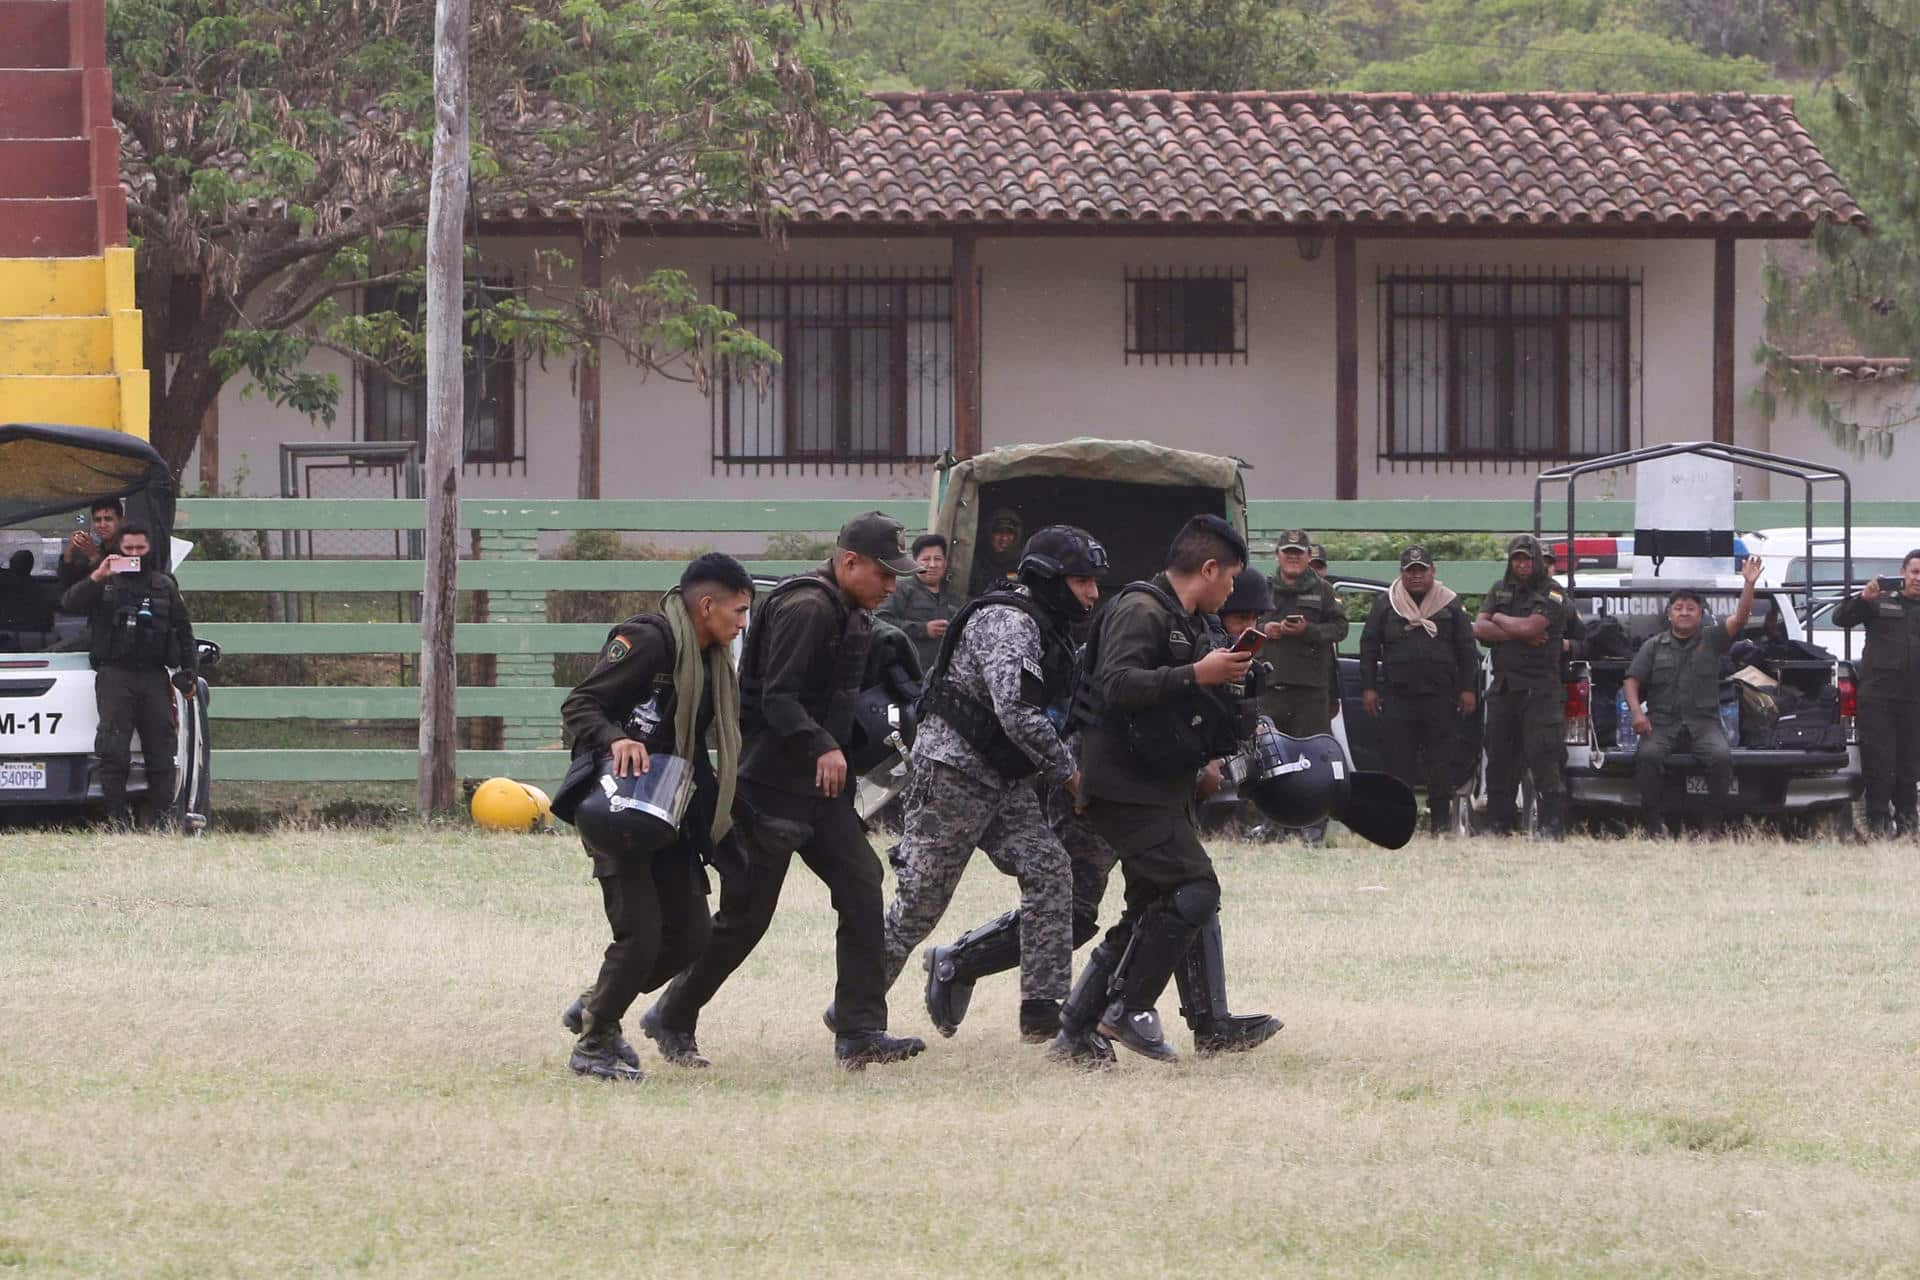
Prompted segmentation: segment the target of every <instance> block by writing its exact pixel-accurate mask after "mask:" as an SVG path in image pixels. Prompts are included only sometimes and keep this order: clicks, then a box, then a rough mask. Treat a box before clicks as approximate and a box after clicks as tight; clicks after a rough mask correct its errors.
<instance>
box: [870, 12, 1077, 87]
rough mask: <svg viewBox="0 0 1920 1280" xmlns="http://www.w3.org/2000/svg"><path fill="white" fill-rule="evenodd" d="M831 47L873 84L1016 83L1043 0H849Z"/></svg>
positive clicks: (1025, 83)
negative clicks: (842, 25) (842, 24)
mask: <svg viewBox="0 0 1920 1280" xmlns="http://www.w3.org/2000/svg"><path fill="white" fill-rule="evenodd" d="M846 8H847V24H846V26H845V28H844V29H843V30H842V31H841V32H840V33H838V35H836V37H835V39H834V41H833V47H834V49H835V50H836V51H839V52H843V53H845V54H846V55H847V56H848V57H849V58H852V59H857V60H858V62H859V65H860V70H861V72H862V78H863V79H864V80H865V81H866V82H867V83H868V84H869V85H870V86H871V87H873V88H875V89H1019V88H1027V87H1030V86H1031V85H1032V83H1033V81H1034V63H1033V54H1032V53H1031V52H1030V51H1029V50H1028V48H1027V32H1028V29H1029V28H1030V27H1032V26H1033V25H1034V24H1035V23H1036V22H1038V21H1039V20H1040V19H1041V17H1042V16H1043V15H1044V13H1045V9H1046V6H1045V3H1044V0H849V2H848V4H847V6H846Z"/></svg>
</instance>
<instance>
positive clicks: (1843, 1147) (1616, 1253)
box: [0, 829, 1920, 1277]
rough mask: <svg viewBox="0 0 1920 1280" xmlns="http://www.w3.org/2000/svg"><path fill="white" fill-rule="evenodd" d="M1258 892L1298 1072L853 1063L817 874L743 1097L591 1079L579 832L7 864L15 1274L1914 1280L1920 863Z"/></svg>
mask: <svg viewBox="0 0 1920 1280" xmlns="http://www.w3.org/2000/svg"><path fill="white" fill-rule="evenodd" d="M1220 861H1221V864H1222V876H1223V880H1224V882H1225V884H1226V887H1227V906H1226V914H1227V920H1226V931H1227V942H1228V956H1229V965H1230V968H1231V971H1232V986H1233V991H1234V994H1235V996H1236V998H1237V1000H1236V1002H1237V1003H1238V1004H1240V1005H1241V1006H1243V1007H1247V1008H1263V1009H1271V1010H1274V1011H1276V1012H1279V1013H1280V1014H1281V1015H1282V1016H1284V1017H1285V1018H1286V1020H1287V1022H1288V1028H1287V1030H1286V1031H1285V1032H1284V1033H1283V1034H1282V1035H1281V1036H1280V1038H1279V1039H1277V1040H1276V1041H1274V1042H1273V1043H1272V1044H1270V1045H1269V1046H1267V1048H1265V1049H1264V1050H1262V1051H1261V1052H1259V1053H1256V1054H1252V1055H1247V1056H1241V1057H1235V1058H1231V1059H1225V1060H1217V1061H1209V1062H1183V1063H1181V1064H1179V1065H1176V1066H1173V1067H1164V1066H1159V1065H1156V1064H1151V1063H1147V1062H1144V1061H1142V1060H1140V1059H1125V1060H1123V1062H1122V1064H1121V1067H1120V1069H1119V1070H1117V1071H1114V1072H1111V1073H1108V1074H1106V1075H1103V1076H1085V1075H1079V1074H1074V1073H1069V1072H1067V1071H1065V1070H1063V1069H1060V1068H1057V1067H1054V1066H1052V1065H1050V1064H1049V1063H1047V1062H1045V1061H1044V1060H1043V1059H1042V1058H1041V1056H1040V1054H1039V1051H1038V1050H1037V1049H1033V1048H1030V1047H1025V1046H1021V1045H1020V1044H1018V1042H1017V1041H1016V1039H1015V1037H1014V1034H1013V1023H1014V1013H1015V1006H1016V996H1015V990H1014V985H1013V983H1012V982H1011V981H1010V980H1006V979H1002V980H999V981H997V982H996V983H994V984H991V985H983V986H982V987H981V989H980V993H979V995H978V997H977V998H976V1001H975V1010H974V1014H973V1016H972V1017H971V1018H970V1019H969V1021H968V1023H967V1025H966V1026H965V1027H964V1028H963V1029H962V1031H961V1033H960V1035H959V1036H958V1037H957V1038H956V1039H954V1040H951V1041H941V1040H939V1039H938V1038H937V1037H933V1036H931V1033H930V1032H928V1031H927V1028H926V1022H925V1017H924V1013H923V1012H922V1010H921V1009H920V1007H919V996H918V987H917V984H916V983H914V982H913V977H914V975H917V973H918V968H917V966H916V967H915V968H913V969H910V970H909V977H908V978H907V979H903V982H902V986H901V987H900V988H899V989H898V990H897V991H896V993H895V1027H896V1029H903V1030H912V1031H917V1032H920V1033H922V1034H928V1035H929V1038H930V1039H932V1040H933V1044H932V1047H931V1048H930V1050H929V1052H928V1053H927V1054H926V1055H925V1056H924V1057H922V1058H920V1059H919V1060H917V1061H915V1062H913V1063H910V1064H907V1065H905V1066H900V1067H894V1068H885V1069H881V1068H875V1069H872V1070H869V1071H867V1072H865V1073H864V1074H859V1075H850V1074H847V1073H844V1072H842V1071H839V1070H838V1069H836V1068H835V1067H834V1066H833V1064H832V1061H831V1056H830V1045H829V1041H828V1038H827V1036H826V1034H825V1033H824V1032H823V1031H822V1030H821V1028H820V1024H819V1010H820V1008H821V1006H822V1005H823V1004H824V1003H825V1001H826V999H827V997H828V995H829V983H830V976H829V975H830V967H831V965H830V955H831V949H830V935H831V916H830V912H829V910H828V907H827V903H826V895H825V893H824V891H823V890H822V889H821V888H820V887H819V885H818V884H817V883H816V882H814V881H813V880H812V879H811V878H810V877H808V876H807V875H806V874H805V872H804V870H802V869H799V868H797V867H796V870H795V873H794V875H793V877H792V878H791V879H790V880H789V881H788V889H787V895H786V901H785V904H784V908H783V911H782V914H781V916H780V918H779V919H778V921H777V922H776V924H775V927H774V931H773V933H772V934H771V935H770V936H769V937H768V939H767V941H766V943H765V944H764V945H763V946H762V948H761V950H760V951H759V953H758V954H757V955H756V956H755V957H754V958H753V959H752V960H750V961H749V962H748V965H747V967H746V968H745V969H744V970H743V971H742V972H741V974H740V975H739V976H738V978H737V979H736V980H735V982H734V983H733V984H732V985H731V986H730V987H729V988H727V989H726V990H725V991H723V992H722V994H721V997H720V999H719V1001H718V1002H717V1003H716V1005H715V1006H714V1007H713V1008H712V1009H711V1010H710V1011H709V1014H708V1017H707V1020H706V1023H705V1025H704V1026H703V1028H702V1035H701V1041H702V1045H703V1047H704V1048H705V1049H706V1050H707V1051H708V1052H709V1053H710V1054H711V1055H712V1056H713V1057H714V1058H715V1059H716V1061H717V1063H718V1065H717V1066H716V1067H715V1069H714V1070H712V1071H709V1072H705V1073H688V1072H679V1071H675V1070H672V1069H670V1068H667V1067H665V1066H664V1065H663V1064H659V1063H658V1062H657V1059H654V1058H653V1057H652V1056H651V1054H650V1052H649V1056H648V1060H647V1063H646V1065H647V1066H648V1067H649V1071H650V1074H649V1078H648V1080H647V1081H646V1083H644V1084H642V1085H639V1086H637V1087H631V1088H624V1089H623V1088H618V1087H610V1086H605V1085H598V1084H590V1083H587V1082H583V1081H580V1080H576V1079H574V1078H572V1077H571V1076H569V1075H568V1074H567V1073H566V1071H565V1069H564V1065H563V1064H564V1061H565V1056H566V1050H567V1047H568V1043H569V1042H568V1039H567V1037H566V1035H565V1034H564V1033H563V1032H562V1031H561V1030H560V1028H559V1026H558V1025H557V1015H558V1013H559V1010H560V1008H561V1006H562V1005H563V1004H565V1002H566V1000H567V999H568V998H569V997H570V995H571V994H572V992H573V991H575V990H577V989H578V987H579V985H580V984H581V982H582V981H583V979H585V978H586V977H587V976H588V975H589V974H590V972H591V966H592V964H593V962H594V960H595V957H596V955H597V949H598V947H599V945H600V944H601V941H602V930H603V928H604V926H603V924H602V922H601V921H600V919H599V917H598V896H597V894H596V893H595V891H594V889H593V887H592V886H591V884H590V883H589V882H588V880H587V878H586V874H585V862H584V859H583V858H582V857H581V856H580V854H579V852H578V849H577V847H576V846H574V845H572V844H571V843H570V842H569V841H567V840H565V839H560V838H552V839H548V838H524V837H523V838H513V837H491V838H489V837H483V836H479V835H475V834H472V833H467V832H459V831H445V832H431V833H422V832H421V831H419V830H409V829H400V830H392V831H371V832H364V833H341V832H324V831H322V832H287V833H283V834H278V835H274V836H269V837H260V836H245V837H243V836H225V837H216V838H209V839H206V840H203V841H199V842H193V843H188V842H182V841H166V840H162V841H152V842H148V841H143V840H139V839H118V840H101V839H96V838H93V837H82V836H74V835H63V834H44V833H43V834H34V835H19V834H15V835H11V836H8V837H5V844H4V846H3V851H0V903H3V904H4V906H0V974H4V975H5V980H4V983H3V984H0V1027H4V1028H5V1032H4V1035H0V1273H4V1274H7V1275H12V1274H16V1273H19V1274H25V1275H34V1276H38V1275H108V1276H116V1277H119V1276H179V1277H189V1276H190V1277H205V1276H227V1275H233V1276H263V1275H275V1276H277V1275H294V1276H305V1275H315V1274H337V1273H372V1274H380V1275H425V1276H456V1275H457V1276H515V1277H519V1276H543V1275H555V1276H558V1275H609V1276H618V1275H628V1274H635V1275H685V1274H690V1273H692V1272H693V1271H694V1269H695V1268H696V1267H698V1268H701V1269H702V1270H704V1271H705V1272H706V1273H707V1274H711V1275H720V1276H734V1275H774V1274H778V1275H815V1274H853V1273H856V1272H868V1273H872V1274H879V1275H886V1276H911V1275H922V1274H950V1275H961V1274H964V1275H971V1276H992V1275H997V1274H1001V1273H1017V1274H1031V1275H1055V1274H1089V1275H1091V1274H1097V1273H1104V1274H1119V1275H1165V1274H1175V1273H1181V1274H1198V1275H1208V1274H1229V1273H1231V1274H1275V1273H1296V1274H1334V1275H1407V1276H1446V1275H1483V1274H1505V1275H1514V1274H1518V1275H1556V1276H1557V1275H1582V1274H1608V1275H1632V1276H1645V1275H1709V1274H1711V1275H1726V1274H1738V1275H1778V1276H1793V1277H1805V1276H1825V1275H1840V1274H1847V1275H1913V1274H1916V1272H1917V1271H1920V1105H1917V1104H1916V1098H1917V1097H1920V1090H1916V1087H1915V1076H1916V1072H1917V1071H1920V989H1917V987H1916V982H1917V981H1920V980H1917V979H1916V975H1915V972H1914V969H1915V962H1916V958H1920V857H1916V853H1915V850H1914V849H1913V848H1912V847H1911V846H1908V847H1895V846H1887V845H1881V846H1871V845H1869V846H1858V845H1855V846H1825V847H1811V846H1784V845H1771V844H1764V843H1742V844H1722V845H1712V846H1702V845H1667V846H1650V845H1643V844H1595V843H1572V844H1568V845H1566V846H1563V847H1558V848H1552V847H1546V846H1530V845H1526V844H1520V843H1512V844H1501V843H1492V842H1485V843H1472V844H1444V845H1433V844H1417V845H1415V846H1413V847H1412V848H1410V849H1408V850H1405V851H1403V852H1401V853H1399V854H1391V855H1389V854H1384V853H1379V852H1375V851H1370V850H1355V849H1334V850H1330V851H1326V852H1322V853H1314V854H1309V853H1305V852H1303V851H1300V850H1297V849H1293V850H1280V849H1272V848H1255V847H1249V846H1226V847H1222V848H1221V849H1220ZM1011 899H1012V885H1011V882H1010V881H1007V880H1005V879H1003V878H1001V877H1000V876H998V875H996V874H995V873H993V871H992V869H991V868H990V867H988V866H987V865H986V864H985V862H984V860H982V861H981V862H980V863H979V864H978V865H977V866H976V868H975V869H974V871H973V873H972V874H971V875H970V876H969V878H968V881H967V882H966V884H965V885H963V887H962V891H961V895H960V898H959V900H958V902H957V903H956V906H955V914H954V915H953V916H952V917H951V918H950V921H949V924H950V925H951V926H952V930H951V931H957V930H958V929H959V928H960V927H962V926H963V925H964V924H966V923H970V922H972V921H973V920H975V919H977V918H979V917H981V916H983V915H985V914H987V913H989V912H993V911H998V910H1001V909H1003V908H1004V907H1005V906H1006V905H1008V904H1009V902H1010V901H1011ZM949 931H950V930H949V929H948V928H947V927H946V926H943V927H942V930H941V933H942V934H943V935H944V934H946V933H947V932H949ZM1164 1011H1165V1012H1167V1013H1168V1014H1169V1015H1171V1013H1172V1008H1171V1006H1170V1005H1169V1006H1166V1007H1165V1009H1164ZM1177 1039H1178V1042H1179V1043H1181V1044H1182V1045H1184V1044H1185V1034H1184V1030H1182V1031H1180V1032H1178V1033H1177ZM642 1045H643V1052H645V1051H647V1046H645V1042H642ZM655 1066H659V1070H657V1071H655V1070H652V1068H654V1067H655Z"/></svg>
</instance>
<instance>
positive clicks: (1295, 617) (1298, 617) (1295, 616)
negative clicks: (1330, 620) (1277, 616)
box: [1286, 613, 1307, 622]
mask: <svg viewBox="0 0 1920 1280" xmlns="http://www.w3.org/2000/svg"><path fill="white" fill-rule="evenodd" d="M1286 620H1287V621H1288V622H1305V621H1306V620H1307V616H1306V615H1305V614H1304V613H1290V614H1288V615H1287V618H1286Z"/></svg>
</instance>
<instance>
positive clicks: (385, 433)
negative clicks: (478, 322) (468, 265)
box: [356, 277, 527, 468]
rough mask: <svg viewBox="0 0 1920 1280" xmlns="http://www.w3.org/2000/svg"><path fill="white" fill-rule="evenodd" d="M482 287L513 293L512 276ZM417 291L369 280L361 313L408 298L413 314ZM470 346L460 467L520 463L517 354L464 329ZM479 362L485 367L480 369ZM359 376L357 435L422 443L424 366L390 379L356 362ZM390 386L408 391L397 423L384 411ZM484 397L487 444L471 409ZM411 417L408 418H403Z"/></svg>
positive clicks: (396, 306) (523, 457) (522, 441)
mask: <svg viewBox="0 0 1920 1280" xmlns="http://www.w3.org/2000/svg"><path fill="white" fill-rule="evenodd" d="M480 287H481V288H483V289H484V290H486V292H487V293H488V294H489V295H490V296H496V297H497V296H500V295H505V294H510V293H512V292H514V288H515V286H514V284H513V282H512V280H510V279H506V278H503V277H490V278H488V279H487V280H486V281H484V282H483V283H482V284H481V285H480ZM419 296H420V291H419V290H417V289H414V288H411V287H409V286H405V285H399V284H382V285H372V286H369V287H368V288H366V289H363V290H361V292H360V297H361V314H363V315H372V314H376V313H378V312H382V311H395V312H398V311H401V310H402V308H403V307H404V306H405V304H406V303H407V302H408V301H409V300H412V301H414V302H415V303H416V306H415V308H414V310H415V313H416V314H419V313H420V308H419V306H418V305H417V304H418V300H419ZM465 337H466V343H467V346H468V348H469V350H468V353H467V355H466V357H465V358H464V359H463V360H462V361H461V367H462V373H463V375H464V376H465V378H466V383H467V396H466V418H467V420H466V422H465V423H464V424H463V425H462V429H461V433H460V435H461V439H460V461H461V465H462V467H483V466H491V467H495V468H498V467H502V466H505V467H516V466H518V467H524V466H525V465H526V461H527V450H526V434H525V432H524V431H522V430H521V419H522V414H521V407H522V406H521V401H520V396H521V392H522V390H523V386H522V384H523V382H524V379H522V378H521V376H520V359H519V353H518V352H517V351H516V350H515V349H514V348H513V347H512V346H511V345H499V344H496V343H495V342H494V340H493V339H492V338H490V337H488V336H486V335H484V334H475V333H474V332H472V331H471V329H469V330H468V332H467V333H466V335H465ZM487 346H493V347H495V354H494V355H492V356H491V357H490V358H489V357H488V356H486V355H483V354H482V350H483V349H484V347H487ZM483 364H484V366H485V367H484V368H482V366H483ZM356 372H357V374H358V377H359V381H360V397H359V399H360V439H361V440H363V441H367V442H372V443H383V442H406V441H411V442H412V443H414V444H418V445H420V446H421V447H422V448H424V447H425V445H426V420H427V383H426V375H425V371H424V370H422V371H421V373H420V375H419V376H418V377H416V378H414V379H412V380H409V381H401V380H399V379H396V378H394V377H393V376H392V375H390V374H389V373H387V372H386V371H385V370H384V369H376V368H367V367H359V368H357V370H356ZM482 381H484V385H485V388H486V394H485V395H482V396H475V395H474V390H475V386H476V383H479V382H482ZM395 390H410V391H411V392H412V397H411V410H412V412H411V414H410V415H402V416H403V421H402V422H401V423H400V424H399V425H398V426H397V427H396V426H395V425H393V424H392V423H390V422H389V421H388V410H389V405H390V403H391V400H392V393H393V392H394V391H395ZM483 401H484V402H489V403H491V404H492V406H493V413H494V427H495V430H494V440H493V442H492V445H491V446H490V447H485V448H481V447H476V445H475V440H474V436H475V434H476V431H477V428H478V425H479V419H478V417H477V416H476V410H477V408H478V406H479V404H480V403H482V402H483ZM409 417H410V420H407V419H408V418H409Z"/></svg>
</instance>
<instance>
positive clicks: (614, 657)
mask: <svg viewBox="0 0 1920 1280" xmlns="http://www.w3.org/2000/svg"><path fill="white" fill-rule="evenodd" d="M632 652H633V646H632V645H630V644H628V643H627V638H626V637H625V636H615V637H614V638H613V639H611V640H609V641H608V642H607V651H606V654H605V657H606V660H607V661H608V662H618V661H620V659H622V658H624V657H626V656H627V655H628V654H630V653H632Z"/></svg>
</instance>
